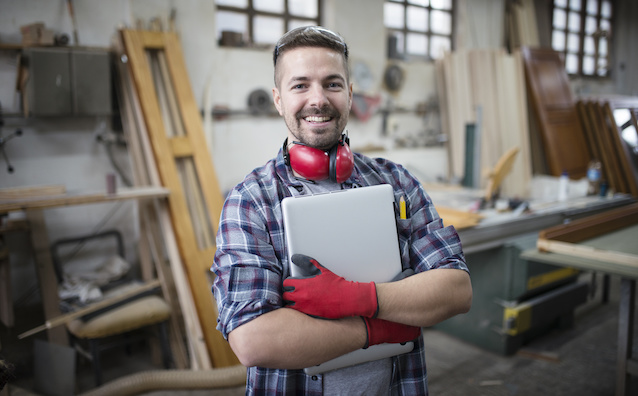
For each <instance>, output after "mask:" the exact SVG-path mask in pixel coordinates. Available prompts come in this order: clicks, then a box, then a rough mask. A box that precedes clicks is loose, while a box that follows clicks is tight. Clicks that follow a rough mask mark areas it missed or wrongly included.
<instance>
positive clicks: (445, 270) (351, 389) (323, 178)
mask: <svg viewBox="0 0 638 396" xmlns="http://www.w3.org/2000/svg"><path fill="white" fill-rule="evenodd" d="M273 61H274V66H275V88H273V99H274V103H275V106H276V108H277V110H278V111H279V114H280V115H281V116H282V117H283V118H284V121H285V124H286V126H287V128H288V134H287V139H286V141H285V142H284V146H283V147H282V149H281V150H280V151H279V153H278V155H277V157H276V158H274V159H272V160H270V161H269V162H268V163H266V165H264V166H263V167H261V168H257V169H255V170H254V171H253V172H252V173H250V174H249V175H247V176H246V178H245V179H244V181H243V182H242V183H240V184H239V185H237V186H236V187H235V188H234V189H233V191H232V192H231V193H230V194H229V196H228V197H227V200H226V203H225V204H224V209H223V211H222V216H221V220H220V227H219V232H218V236H217V251H216V254H215V260H214V264H213V267H212V270H213V271H214V272H215V274H216V279H215V283H214V286H213V289H214V293H215V298H216V300H217V305H218V308H219V319H218V322H219V323H218V329H219V330H220V331H221V332H222V334H223V335H224V337H227V339H228V341H229V343H230V346H231V347H232V349H233V351H234V352H235V354H236V355H237V357H238V358H239V360H240V361H241V363H242V364H244V365H245V366H247V367H248V378H247V388H246V393H247V394H292V393H295V394H303V393H307V394H322V393H325V394H386V395H387V394H404V395H418V394H427V374H426V369H425V358H424V350H423V337H422V336H421V333H420V328H421V327H425V326H431V325H434V324H436V323H439V322H441V321H443V320H445V319H447V318H449V317H451V316H454V315H456V314H459V313H464V312H467V311H468V310H469V308H470V305H471V299H472V288H471V283H470V278H469V273H468V271H467V266H466V264H465V259H464V256H463V253H462V250H461V243H460V240H459V238H458V235H457V233H456V231H455V230H454V228H453V227H443V224H442V221H441V219H440V218H439V216H438V214H437V213H436V211H435V209H434V206H433V204H432V202H431V201H430V198H429V197H428V196H427V195H426V193H425V192H424V191H423V189H422V187H421V185H420V184H419V183H418V181H417V180H416V179H415V178H414V177H412V176H411V175H410V174H409V173H408V172H407V171H406V170H405V169H404V168H403V167H401V166H400V165H397V164H394V163H392V162H390V161H387V160H383V159H375V160H373V159H370V158H368V157H365V156H362V155H360V154H356V153H355V154H352V153H350V152H349V148H348V143H347V141H348V139H347V136H346V135H345V134H344V131H345V128H346V125H347V123H348V116H349V112H350V107H351V104H352V84H351V83H350V80H349V73H348V47H347V45H346V43H345V42H344V40H343V39H342V38H341V37H340V36H338V35H337V34H335V33H333V32H331V31H329V30H327V29H324V28H321V27H303V28H298V29H294V30H292V31H290V32H288V33H286V34H285V35H284V36H282V38H281V39H280V40H279V42H278V43H277V45H276V47H275V50H274V54H273ZM324 157H329V160H328V162H326V161H325V158H324ZM327 163H328V165H326V164H327ZM326 167H328V168H329V169H326ZM335 168H336V169H335ZM313 179H314V180H313ZM382 183H385V184H390V185H392V186H393V189H394V192H395V196H396V197H405V200H406V208H407V212H408V213H407V216H405V217H406V218H403V216H399V214H397V228H398V230H399V235H400V237H399V239H400V241H399V245H400V251H401V252H402V253H401V254H402V257H401V259H402V262H403V266H404V268H406V269H409V270H412V271H413V272H414V275H412V276H408V277H405V278H404V279H401V280H398V281H395V282H391V283H381V284H376V285H374V284H360V283H356V282H346V281H345V280H343V279H342V278H341V279H339V278H338V277H336V276H334V274H332V273H331V272H330V271H328V270H326V269H325V268H323V266H322V265H321V263H317V262H316V261H315V260H313V259H312V258H308V257H301V258H300V259H299V258H297V259H298V260H300V261H303V262H304V263H305V264H306V265H308V266H312V267H314V268H315V272H316V273H320V275H317V276H313V277H309V278H301V279H292V278H288V276H289V269H288V268H287V267H288V264H287V262H288V255H287V250H286V246H285V241H284V239H285V238H284V230H283V224H282V212H281V205H280V202H281V200H282V199H283V198H285V197H287V196H293V195H300V194H312V193H315V192H325V191H330V190H336V189H343V188H352V187H363V186H369V185H376V184H382ZM326 232H335V230H326ZM336 232H338V230H337V231H336ZM343 243H344V244H347V243H348V236H347V235H344V236H343ZM295 263H296V264H297V262H295ZM335 296H337V297H336V298H335ZM338 296H345V297H344V298H341V299H340V298H339V297H338ZM304 297H306V298H304ZM335 299H336V300H337V301H339V302H340V303H339V304H336V303H334V300H335ZM331 300H332V302H331ZM352 301H354V303H353V302H352ZM415 338H416V341H415V348H414V350H413V351H412V352H410V353H406V354H403V355H399V356H396V357H392V358H388V359H382V360H379V361H375V362H370V363H365V364H361V365H356V366H352V367H348V368H344V369H339V370H334V371H332V372H328V373H324V374H322V375H315V376H307V375H306V374H304V372H303V370H301V369H303V368H305V367H310V366H314V365H317V364H319V363H323V362H325V361H328V360H331V359H333V358H336V357H338V356H341V355H343V354H345V353H348V352H351V351H355V350H358V349H360V348H362V347H365V346H368V345H374V344H379V343H384V342H405V341H410V340H413V339H415Z"/></svg>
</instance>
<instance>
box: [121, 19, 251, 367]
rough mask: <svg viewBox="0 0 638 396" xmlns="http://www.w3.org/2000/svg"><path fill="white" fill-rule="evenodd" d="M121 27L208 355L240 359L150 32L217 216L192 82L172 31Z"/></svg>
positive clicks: (218, 361)
mask: <svg viewBox="0 0 638 396" xmlns="http://www.w3.org/2000/svg"><path fill="white" fill-rule="evenodd" d="M121 32H122V37H123V40H124V44H125V47H126V52H127V55H128V57H129V66H130V67H131V71H132V75H133V78H134V81H135V85H136V87H137V91H138V94H139V99H140V104H141V108H142V111H143V114H144V119H145V120H146V126H147V129H148V133H149V138H150V141H151V143H152V148H153V153H154V158H155V162H156V164H157V165H158V171H159V174H160V176H161V179H162V184H163V185H165V186H167V187H168V188H169V189H170V191H171V197H170V199H169V208H170V212H171V217H172V222H173V225H174V229H175V234H176V237H177V244H178V247H179V251H180V254H181V257H182V261H183V264H184V267H185V270H186V273H187V276H188V279H189V283H190V286H191V291H192V293H193V299H194V301H195V305H196V308H197V312H198V316H199V319H200V321H201V322H200V323H201V326H202V330H203V335H204V337H205V339H206V345H207V347H208V351H209V355H210V357H211V360H212V362H213V366H214V367H224V366H229V365H235V364H238V363H239V361H238V360H237V358H236V357H235V355H234V354H233V352H232V350H231V349H230V347H229V345H228V343H227V342H226V341H225V340H224V339H223V337H222V336H221V333H220V332H219V331H217V329H216V324H217V323H216V322H217V321H216V316H217V315H216V309H215V305H214V300H213V298H212V294H211V289H210V285H211V283H210V276H211V274H210V271H209V266H210V261H211V260H212V259H213V255H214V247H210V248H204V249H202V248H201V247H200V246H199V245H198V244H197V237H196V235H195V232H194V225H193V220H192V218H191V215H190V213H189V207H188V203H187V199H186V197H185V192H184V186H183V184H182V182H181V180H180V176H179V172H178V169H177V165H176V161H175V160H174V159H173V156H172V150H171V145H170V143H169V142H168V136H169V135H168V134H167V131H166V128H165V126H164V124H163V122H162V117H163V115H162V113H161V109H160V105H159V103H158V99H157V93H156V91H155V88H154V82H153V79H152V73H151V68H150V65H149V62H148V60H147V57H146V53H145V50H146V48H147V45H146V42H145V39H146V38H148V37H149V36H152V37H153V43H154V48H159V47H158V46H157V42H158V41H159V40H161V41H162V43H163V50H164V52H165V54H166V60H167V63H168V65H169V70H170V74H171V81H172V84H173V89H174V91H175V93H176V97H177V103H179V106H180V111H181V113H182V115H181V119H182V120H183V122H184V127H185V128H184V129H185V133H186V136H189V137H190V138H191V139H192V142H193V152H194V156H193V163H194V166H195V170H196V175H197V180H198V182H199V183H200V186H201V191H202V193H203V194H204V200H205V202H206V207H207V211H208V213H210V217H211V218H212V219H214V220H215V221H217V220H218V219H219V213H221V206H222V205H223V199H222V197H221V193H220V190H219V186H218V185H215V183H216V181H217V178H216V175H215V172H214V168H213V163H212V159H211V158H210V154H209V153H208V151H207V145H206V141H205V138H204V136H203V129H202V126H201V117H200V116H199V110H198V108H197V106H196V102H195V100H194V97H193V95H192V92H191V91H190V82H189V81H188V77H187V73H186V68H185V65H184V62H183V57H182V55H181V48H180V46H179V42H178V39H177V37H176V35H175V34H173V33H159V32H145V33H144V34H139V32H136V31H132V30H122V31H121ZM215 204H218V206H219V207H213V205H215ZM215 225H216V224H215Z"/></svg>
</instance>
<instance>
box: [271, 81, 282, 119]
mask: <svg viewBox="0 0 638 396" xmlns="http://www.w3.org/2000/svg"><path fill="white" fill-rule="evenodd" d="M272 101H273V103H274V104H275V107H276V108H277V111H278V112H279V115H280V116H283V114H282V113H281V95H280V94H279V89H278V88H277V87H275V88H273V89H272Z"/></svg>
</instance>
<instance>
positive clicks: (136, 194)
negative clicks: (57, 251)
mask: <svg viewBox="0 0 638 396" xmlns="http://www.w3.org/2000/svg"><path fill="white" fill-rule="evenodd" d="M168 195H169V190H167V189H166V188H161V187H139V188H122V189H118V191H117V192H114V193H107V192H105V191H73V192H65V193H63V194H55V195H47V196H28V197H23V198H20V197H17V198H15V199H0V215H3V214H7V213H9V212H15V211H21V212H24V214H25V218H26V227H21V228H20V229H19V230H28V231H29V234H30V241H31V248H32V250H33V252H34V254H35V257H34V259H35V265H36V272H37V275H38V282H39V286H40V292H41V298H42V305H43V308H44V319H45V320H46V321H49V320H50V319H53V318H55V317H58V316H60V315H61V312H60V307H59V304H60V301H59V297H58V283H57V278H56V275H55V270H54V266H53V260H52V258H51V253H50V250H49V248H50V241H49V237H48V234H47V227H46V222H45V219H44V214H43V211H44V210H46V209H49V208H58V207H64V206H74V205H88V204H97V203H105V202H116V201H123V200H138V201H139V200H147V199H154V198H162V197H167V196H168ZM5 276H6V279H9V281H10V277H9V276H8V275H7V274H5ZM47 332H48V339H49V341H50V342H53V343H56V344H59V345H68V337H67V335H66V330H65V328H64V327H54V328H50V329H48V330H47Z"/></svg>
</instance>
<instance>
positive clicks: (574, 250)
mask: <svg viewBox="0 0 638 396" xmlns="http://www.w3.org/2000/svg"><path fill="white" fill-rule="evenodd" d="M637 235H638V223H637V224H633V225H629V226H626V227H624V228H621V229H618V230H614V231H611V232H606V233H604V234H602V235H599V236H595V237H593V238H587V239H584V240H581V241H579V242H573V243H565V242H559V244H558V245H556V246H555V247H553V248H552V245H551V244H544V243H541V242H542V241H544V240H543V239H542V238H541V239H539V244H538V246H539V247H541V248H543V249H549V250H550V251H549V252H543V251H540V250H539V249H538V248H536V249H530V250H526V251H525V252H523V253H522V254H521V257H523V258H526V259H529V260H534V261H538V262H545V263H548V264H551V265H558V266H562V267H568V268H576V269H582V270H587V271H595V272H601V273H604V274H607V275H615V276H620V277H621V289H620V310H619V317H618V357H617V374H616V395H617V396H628V395H629V389H628V383H629V380H630V376H632V375H633V376H638V359H635V358H632V344H633V339H632V338H633V329H634V311H635V303H636V280H637V279H638V244H637V243H636V241H637V239H636V236H637ZM570 245H571V248H570ZM543 246H544V247H543ZM551 250H554V251H555V252H553V251H551ZM557 252H559V253H557Z"/></svg>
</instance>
